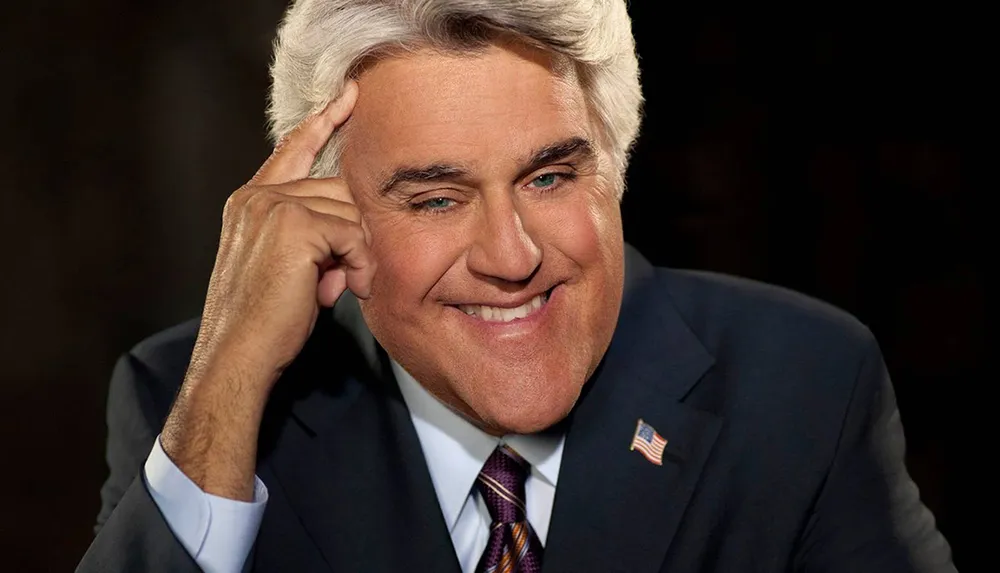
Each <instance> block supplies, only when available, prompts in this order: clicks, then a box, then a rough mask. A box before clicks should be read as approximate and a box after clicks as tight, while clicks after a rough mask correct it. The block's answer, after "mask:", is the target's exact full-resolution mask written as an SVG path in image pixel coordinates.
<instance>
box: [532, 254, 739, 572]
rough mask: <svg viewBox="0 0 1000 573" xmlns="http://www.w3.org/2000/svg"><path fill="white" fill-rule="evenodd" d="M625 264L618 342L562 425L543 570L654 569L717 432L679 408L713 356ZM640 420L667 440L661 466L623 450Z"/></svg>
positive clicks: (634, 266) (658, 287)
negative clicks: (564, 429) (563, 442)
mask: <svg viewBox="0 0 1000 573" xmlns="http://www.w3.org/2000/svg"><path fill="white" fill-rule="evenodd" d="M626 260H627V261H628V263H629V264H628V267H629V280H628V281H627V283H626V284H627V290H626V298H625V301H624V303H623V307H622V313H621V315H620V319H619V324H618V328H617V330H616V331H615V338H614V340H613V341H612V343H611V347H610V348H609V349H608V352H607V354H606V355H605V358H604V361H603V362H602V364H601V366H600V368H599V369H598V372H596V373H595V375H594V376H593V377H592V378H591V380H590V382H588V384H587V386H586V387H585V390H584V393H583V395H582V396H581V398H580V401H579V403H578V404H577V406H576V408H575V409H574V412H573V414H572V416H571V418H570V419H569V420H568V421H567V427H568V434H567V437H566V446H565V450H564V453H563V460H562V464H561V467H560V472H559V481H558V486H557V488H556V497H555V504H554V507H553V514H552V522H551V527H550V531H549V535H548V540H547V543H546V550H545V567H544V569H545V571H627V572H629V573H646V572H651V571H657V570H658V569H659V566H660V564H661V563H662V562H663V560H664V558H665V555H666V552H667V548H668V547H669V544H670V541H671V539H672V538H673V536H674V534H675V532H676V531H677V527H678V524H679V522H680V519H681V515H682V514H683V512H684V509H685V508H686V507H687V504H688V501H689V499H690V496H691V494H692V493H693V491H694V488H695V485H696V483H697V481H698V477H699V475H700V474H701V470H702V467H703V465H704V463H705V461H706V459H707V458H708V455H709V452H710V450H711V447H712V445H713V443H714V442H715V439H716V437H717V435H718V433H719V430H720V428H721V425H722V421H721V419H720V418H718V417H716V416H714V415H713V414H709V413H707V412H703V411H700V410H697V409H694V408H692V407H690V406H687V405H685V404H683V403H682V402H681V401H680V400H681V399H682V398H683V397H684V395H685V394H686V393H687V392H688V390H690V388H691V387H692V386H693V385H694V384H695V383H696V382H697V381H698V380H699V379H700V377H701V376H702V375H703V374H704V373H705V372H706V371H707V369H708V368H709V367H710V366H711V364H712V362H713V359H712V357H711V356H710V355H709V354H708V352H707V351H706V350H705V349H704V347H703V346H702V345H701V343H700V342H698V340H697V338H695V336H694V335H693V334H692V333H691V332H690V330H689V329H688V328H687V326H686V325H685V324H684V322H683V321H682V319H681V317H680V316H679V315H678V314H677V312H676V310H675V309H674V308H673V306H672V305H671V303H670V302H669V300H666V297H665V296H664V293H663V285H662V284H654V283H655V281H650V280H646V279H647V278H648V276H649V275H650V274H652V269H651V267H649V265H648V263H646V262H645V261H644V260H642V259H641V258H639V257H638V256H637V254H636V253H634V252H632V253H629V256H628V257H627V259H626ZM639 418H642V419H643V420H644V421H646V422H647V423H648V424H650V425H652V426H653V427H654V428H655V429H656V430H657V432H658V433H659V434H660V435H661V436H663V437H664V438H666V439H667V441H668V443H667V446H666V450H665V455H664V459H663V465H662V466H658V465H654V464H652V463H650V462H649V461H647V460H646V458H644V457H643V456H642V455H641V454H640V453H639V452H637V451H630V449H629V446H630V444H631V442H632V437H633V435H634V433H635V430H636V422H637V420H638V419H639Z"/></svg>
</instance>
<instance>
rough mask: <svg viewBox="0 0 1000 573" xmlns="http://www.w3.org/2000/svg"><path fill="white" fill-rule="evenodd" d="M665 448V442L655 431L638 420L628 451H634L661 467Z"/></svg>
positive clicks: (640, 419)
mask: <svg viewBox="0 0 1000 573" xmlns="http://www.w3.org/2000/svg"><path fill="white" fill-rule="evenodd" d="M666 447H667V440H665V439H664V438H663V436H661V435H660V434H658V433H656V429H655V428H653V426H650V425H649V424H647V423H646V422H643V421H642V418H639V422H638V423H637V424H636V425H635V435H634V436H632V445H631V446H630V447H629V450H636V451H638V452H639V453H640V454H642V455H643V457H645V458H646V459H647V460H649V461H650V462H652V463H654V464H656V465H658V466H662V465H663V449H664V448H666Z"/></svg>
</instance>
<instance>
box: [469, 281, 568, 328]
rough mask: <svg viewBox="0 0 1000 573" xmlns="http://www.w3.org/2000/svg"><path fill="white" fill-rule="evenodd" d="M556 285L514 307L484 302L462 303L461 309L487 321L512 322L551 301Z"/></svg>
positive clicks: (525, 316) (532, 312) (529, 314)
mask: <svg viewBox="0 0 1000 573" xmlns="http://www.w3.org/2000/svg"><path fill="white" fill-rule="evenodd" d="M554 288H555V287H553V288H551V289H549V290H547V291H545V292H543V293H542V294H540V295H538V296H536V297H535V298H533V299H531V300H529V301H528V302H526V303H524V304H522V305H521V306H518V307H514V308H502V307H499V306H486V305H482V304H460V305H458V306H457V308H458V309H459V310H461V311H462V312H464V313H465V314H467V315H469V316H473V317H476V318H478V319H480V320H483V321H486V322H512V321H514V320H518V319H521V318H527V317H529V316H531V315H532V314H534V313H536V312H538V310H539V309H541V308H542V307H543V306H545V304H546V303H548V302H549V295H550V294H551V293H552V291H553V290H554Z"/></svg>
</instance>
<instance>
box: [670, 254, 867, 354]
mask: <svg viewBox="0 0 1000 573" xmlns="http://www.w3.org/2000/svg"><path fill="white" fill-rule="evenodd" d="M656 277H657V282H659V283H660V284H661V285H662V287H663V289H664V290H665V291H666V292H667V293H668V295H669V297H670V299H671V301H672V303H673V305H674V307H675V308H676V309H677V311H678V313H679V314H680V315H681V316H682V318H683V320H684V321H685V322H686V323H687V325H688V327H689V328H690V329H691V330H692V331H693V332H694V333H695V334H696V335H697V336H698V338H699V339H701V340H702V342H703V344H705V345H706V347H708V348H709V350H710V351H713V350H724V349H725V348H723V347H731V346H732V345H733V343H734V341H744V343H745V345H746V346H748V347H752V348H754V349H755V350H758V351H766V350H775V351H777V349H785V350H786V351H791V350H795V349H800V350H801V351H802V352H803V355H808V354H811V352H809V350H810V349H811V350H813V351H815V352H824V353H826V354H828V355H829V354H831V353H832V354H835V355H841V356H843V353H848V354H851V355H854V356H857V354H858V353H864V352H866V351H867V350H868V349H870V348H871V346H872V345H873V344H874V337H873V335H872V333H871V331H870V330H869V329H868V327H867V326H866V325H865V324H863V323H862V322H861V321H860V320H858V319H857V318H856V317H855V316H853V315H851V314H850V313H848V312H846V311H844V310H842V309H840V308H838V307H836V306H834V305H832V304H830V303H827V302H824V301H822V300H819V299H817V298H814V297H811V296H808V295H805V294H803V293H800V292H797V291H794V290H791V289H788V288H784V287H780V286H777V285H773V284H767V283H763V282H759V281H755V280H751V279H747V278H740V277H735V276H731V275H726V274H722V273H715V272H709V271H696V270H678V269H667V268H658V269H657V270H656Z"/></svg>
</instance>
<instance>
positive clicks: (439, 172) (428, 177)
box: [378, 137, 597, 197]
mask: <svg viewBox="0 0 1000 573" xmlns="http://www.w3.org/2000/svg"><path fill="white" fill-rule="evenodd" d="M596 156H597V153H596V151H595V150H594V145H593V144H592V143H591V142H590V141H589V140H587V139H585V138H583V137H571V138H569V139H564V140H562V141H557V142H555V143H551V144H549V145H546V146H544V147H542V148H540V149H538V150H536V151H535V152H534V153H532V154H531V156H530V157H529V158H528V159H527V160H526V161H524V162H523V163H524V165H525V166H524V168H522V169H521V170H520V172H519V173H518V175H517V178H518V179H520V178H521V177H524V176H525V175H527V174H529V173H531V172H532V171H534V170H536V169H539V168H540V167H544V166H546V165H551V164H552V163H555V162H557V161H564V160H566V159H570V158H572V157H579V158H580V159H581V160H593V159H594V158H595V157H596ZM468 176H469V171H468V170H467V169H464V168H462V167H460V166H458V165H450V164H447V163H435V164H432V165H426V166H422V167H400V168H398V169H396V170H395V171H393V172H392V175H390V176H389V177H388V178H386V180H385V181H384V182H383V183H382V184H381V185H379V187H378V194H379V196H381V197H384V196H386V195H388V194H390V193H392V192H393V190H394V189H395V188H396V187H397V186H399V185H402V184H404V183H429V182H435V181H455V180H457V179H463V178H467V177H468Z"/></svg>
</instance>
